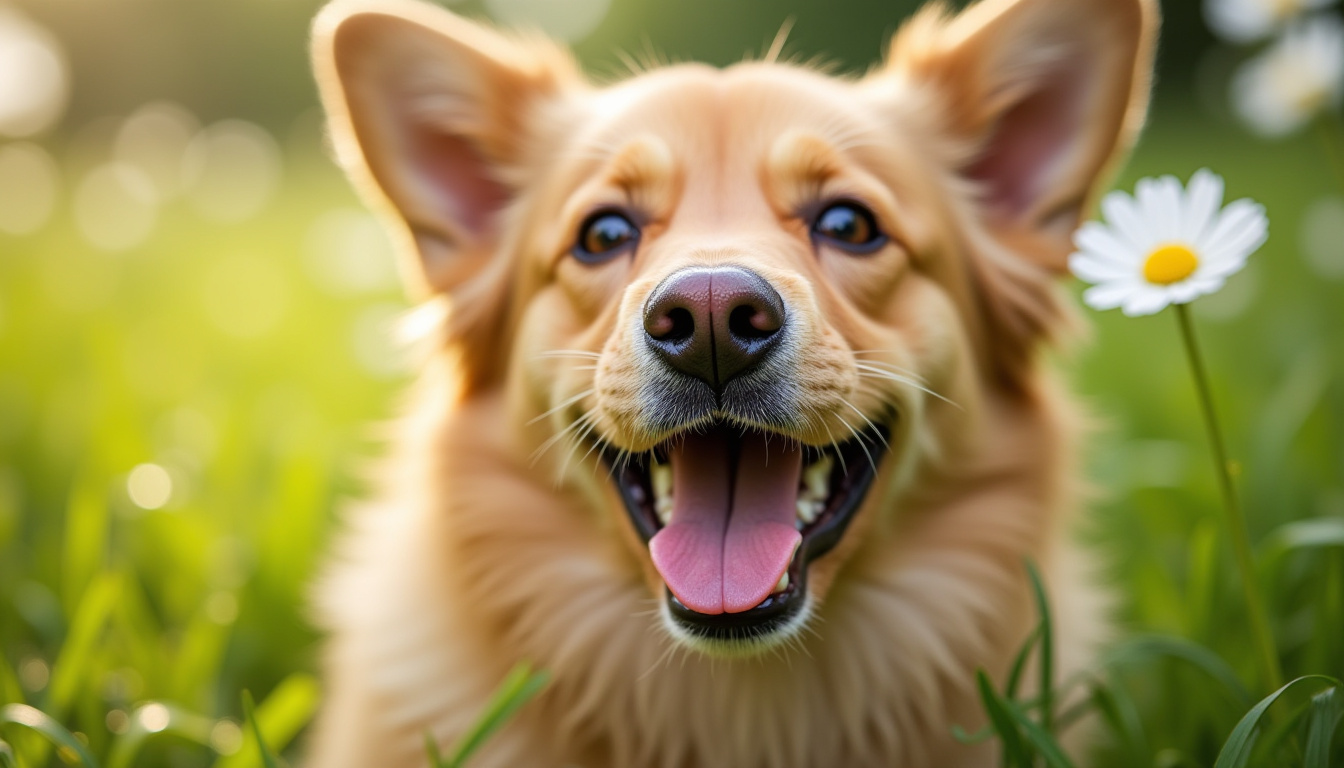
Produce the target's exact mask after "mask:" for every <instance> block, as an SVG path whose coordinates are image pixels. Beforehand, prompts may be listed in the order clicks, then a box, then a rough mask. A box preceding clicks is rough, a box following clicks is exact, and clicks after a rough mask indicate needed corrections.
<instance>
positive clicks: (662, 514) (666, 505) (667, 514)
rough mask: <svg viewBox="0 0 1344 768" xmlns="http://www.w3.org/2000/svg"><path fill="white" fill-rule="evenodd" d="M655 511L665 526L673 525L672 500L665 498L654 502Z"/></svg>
mask: <svg viewBox="0 0 1344 768" xmlns="http://www.w3.org/2000/svg"><path fill="white" fill-rule="evenodd" d="M653 511H654V512H656V513H657V514H658V521H659V522H661V523H662V524H663V525H671V524H672V499H670V498H666V497H665V498H661V499H658V500H656V501H654V502H653Z"/></svg>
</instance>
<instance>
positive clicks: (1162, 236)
mask: <svg viewBox="0 0 1344 768" xmlns="http://www.w3.org/2000/svg"><path fill="white" fill-rule="evenodd" d="M1137 197H1138V200H1139V206H1140V208H1141V209H1142V210H1143V216H1144V218H1145V219H1146V220H1147V221H1148V225H1149V232H1150V233H1151V234H1152V235H1153V237H1154V239H1155V242H1159V243H1164V242H1172V241H1175V240H1178V239H1179V238H1180V236H1181V225H1180V222H1181V202H1182V200H1181V197H1182V194H1181V182H1179V181H1177V180H1176V177H1175V176H1163V177H1161V178H1158V179H1143V180H1141V181H1140V182H1139V184H1138V188H1137Z"/></svg>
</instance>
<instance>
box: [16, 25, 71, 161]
mask: <svg viewBox="0 0 1344 768" xmlns="http://www.w3.org/2000/svg"><path fill="white" fill-rule="evenodd" d="M68 96H69V82H68V73H67V67H66V63H65V54H64V53H63V52H62V51H61V46H60V43H59V42H58V41H57V40H56V38H55V37H53V36H52V35H51V33H50V32H48V31H47V30H46V29H44V28H43V27H41V26H39V25H37V24H36V23H35V22H33V21H32V20H31V19H29V18H28V17H27V16H24V15H22V14H21V13H19V12H18V11H17V10H15V9H13V8H11V7H9V6H8V5H0V135H4V136H15V137H22V136H32V135H34V134H37V133H41V132H42V131H45V130H47V129H48V128H50V127H51V126H52V125H54V124H55V123H56V121H57V120H60V118H61V115H62V114H63V113H64V112H65V106H66V100H67V98H68Z"/></svg>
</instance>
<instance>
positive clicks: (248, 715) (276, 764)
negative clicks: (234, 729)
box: [243, 691, 280, 768]
mask: <svg viewBox="0 0 1344 768" xmlns="http://www.w3.org/2000/svg"><path fill="white" fill-rule="evenodd" d="M243 721H244V722H246V723H247V727H248V732H249V733H250V734H251V736H252V740H253V741H254V742H255V744H256V748H257V754H258V755H260V756H261V764H262V765H263V766H265V767H266V768H280V758H279V757H277V756H276V754H275V753H274V752H272V751H271V748H270V747H268V746H266V738H265V737H264V736H262V735H261V726H260V725H259V724H258V723H257V706H256V704H255V703H253V701H252V692H251V691H243Z"/></svg>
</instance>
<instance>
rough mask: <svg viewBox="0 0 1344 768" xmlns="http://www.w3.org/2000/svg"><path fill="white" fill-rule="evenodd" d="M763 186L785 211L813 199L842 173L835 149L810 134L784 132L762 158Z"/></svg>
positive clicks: (841, 166) (823, 140)
mask: <svg viewBox="0 0 1344 768" xmlns="http://www.w3.org/2000/svg"><path fill="white" fill-rule="evenodd" d="M763 171H764V176H765V179H764V181H765V187H766V189H767V190H771V191H773V192H774V193H775V194H777V195H779V198H780V199H779V201H778V202H779V203H781V204H783V207H785V208H789V209H791V208H795V207H797V206H798V205H799V204H801V203H802V202H804V201H806V200H809V199H811V198H815V197H817V195H818V194H819V192H820V190H821V188H822V186H823V185H824V184H825V183H826V181H827V180H829V179H831V178H833V177H835V176H837V175H839V174H840V173H842V172H843V165H842V163H841V161H840V157H839V154H838V153H837V152H836V150H835V148H834V147H833V146H832V145H831V144H830V143H829V142H827V141H826V140H825V139H822V138H821V137H819V136H816V135H814V134H811V133H786V134H784V135H783V136H780V137H779V138H778V139H776V140H775V142H774V144H773V145H772V146H771V147H770V153H769V155H767V156H766V161H765V167H764V169H763Z"/></svg>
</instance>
